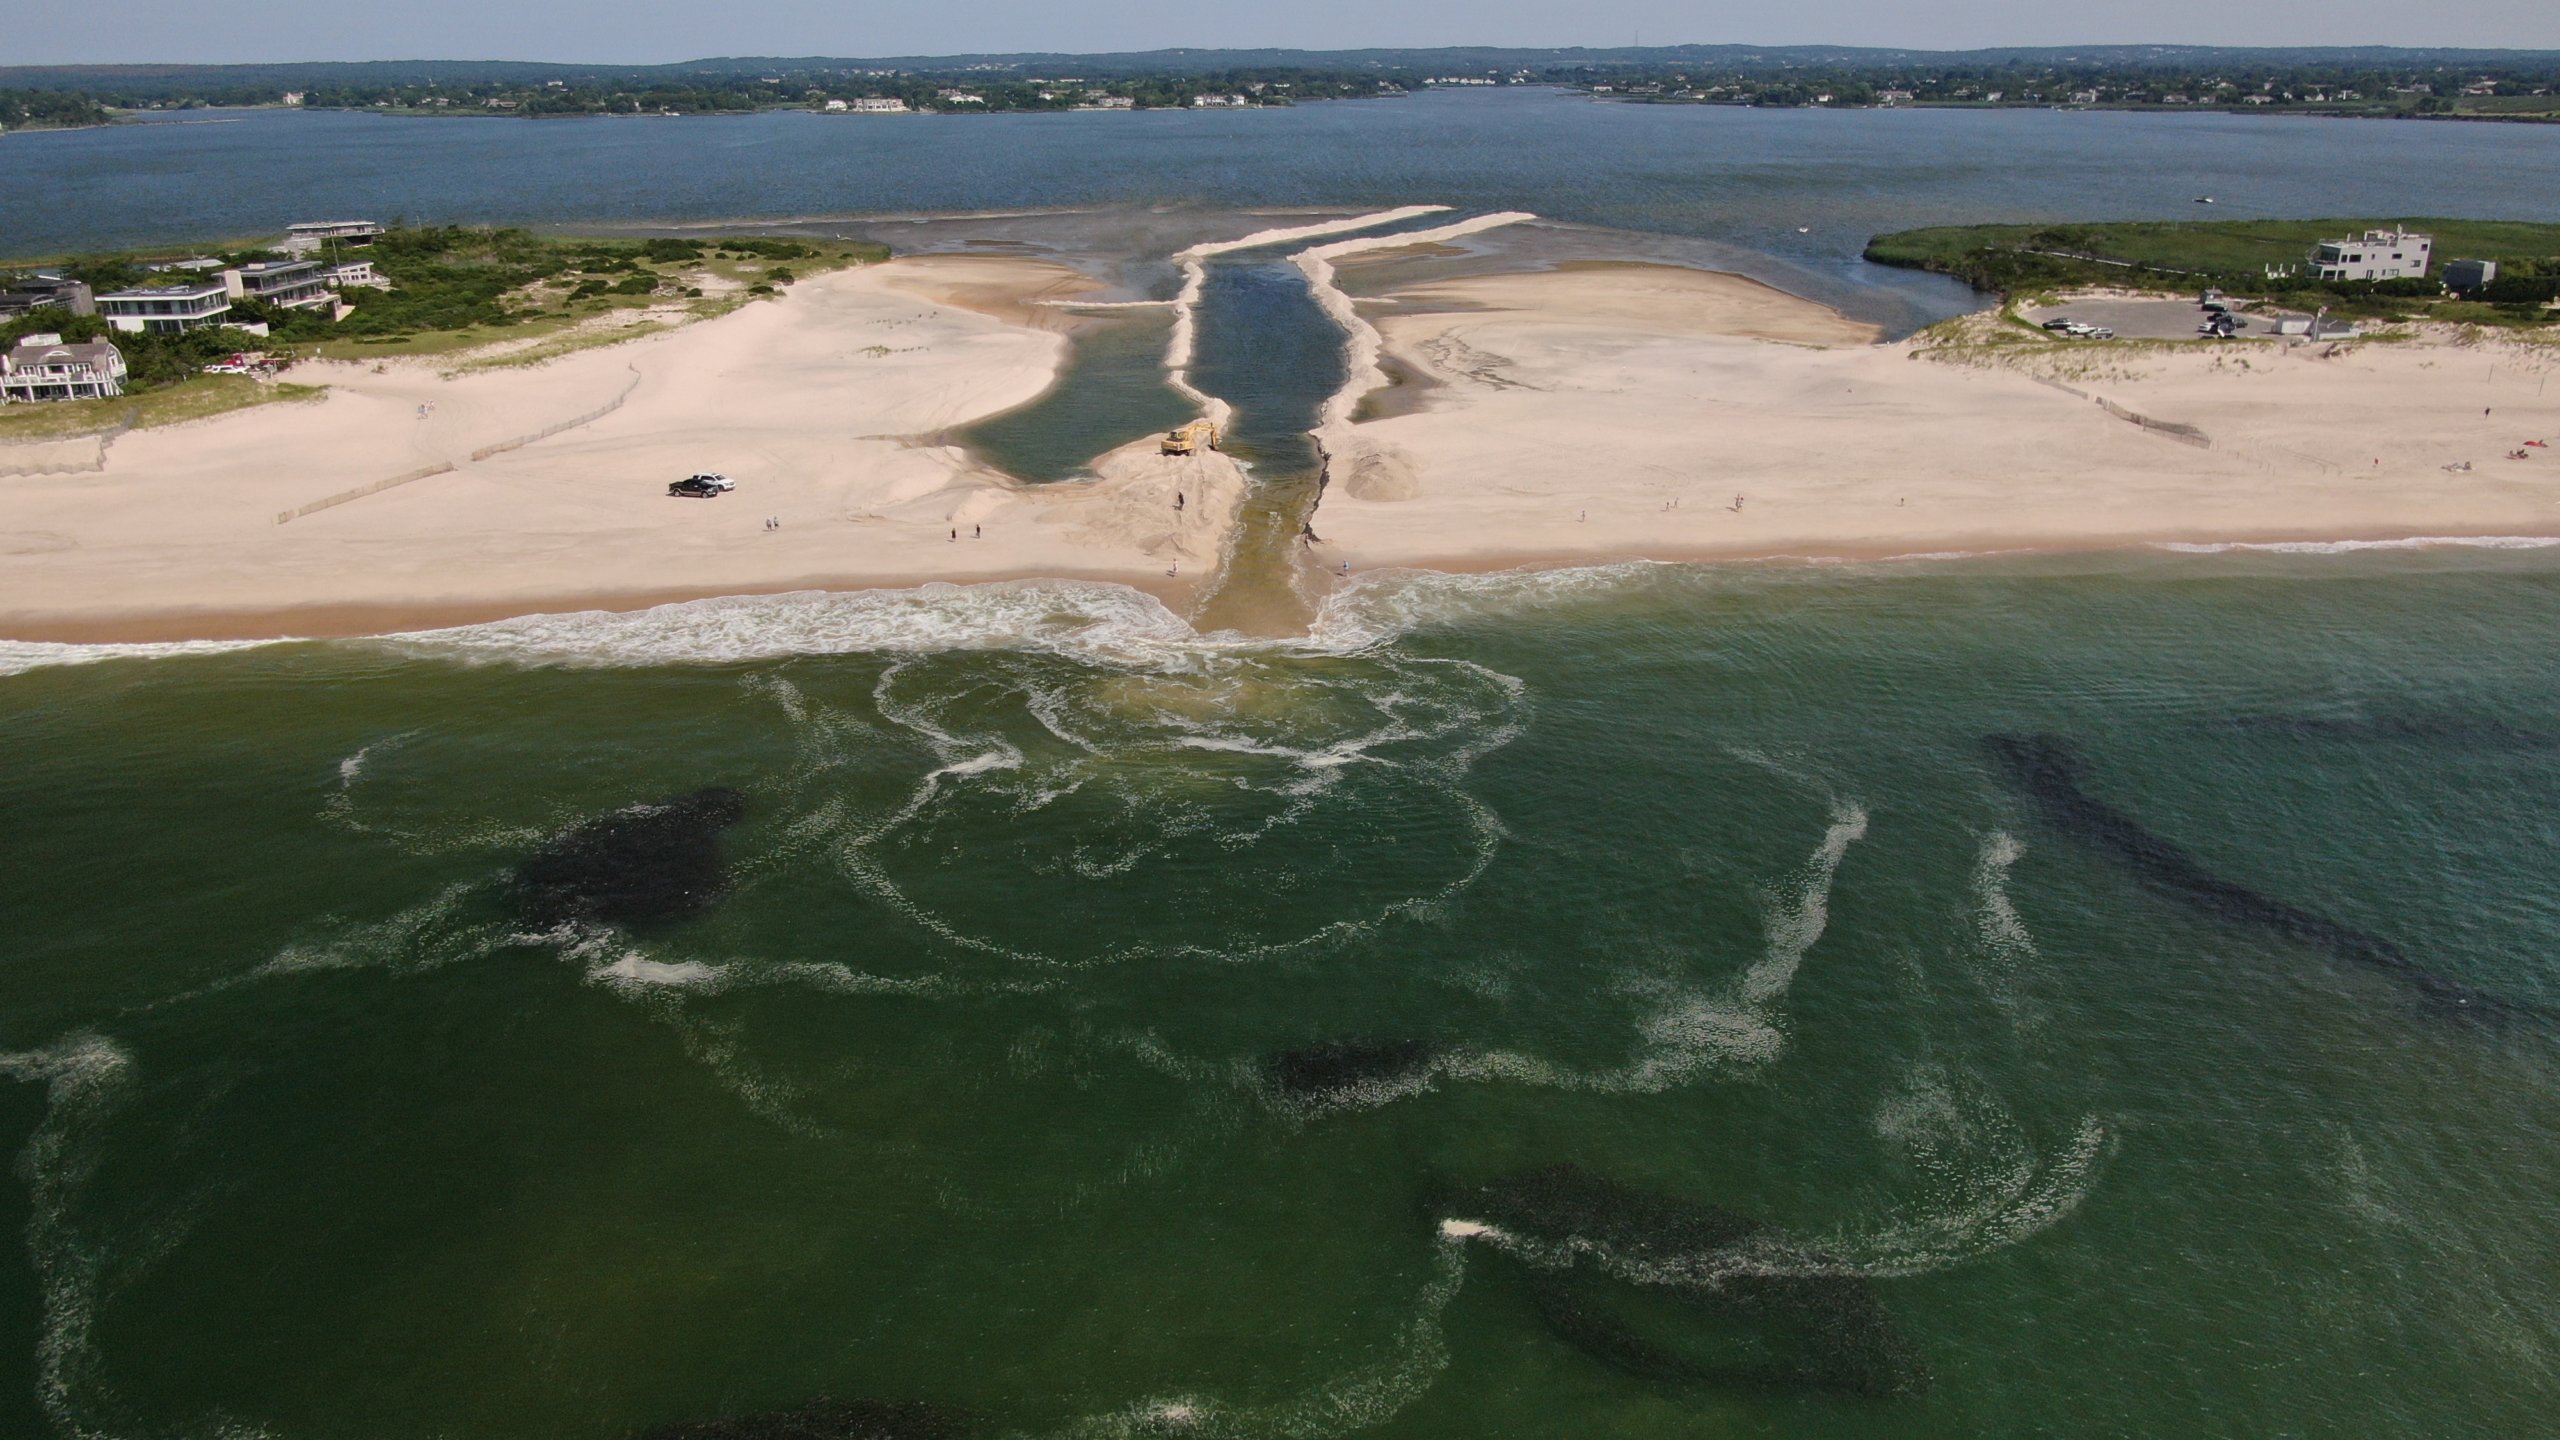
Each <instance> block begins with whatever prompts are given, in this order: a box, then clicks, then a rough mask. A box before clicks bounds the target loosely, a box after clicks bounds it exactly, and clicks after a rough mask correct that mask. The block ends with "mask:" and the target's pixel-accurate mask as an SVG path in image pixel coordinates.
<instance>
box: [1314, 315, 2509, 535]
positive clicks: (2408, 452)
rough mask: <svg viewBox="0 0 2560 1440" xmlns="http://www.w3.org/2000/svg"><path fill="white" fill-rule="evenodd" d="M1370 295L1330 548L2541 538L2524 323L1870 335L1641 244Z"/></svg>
mask: <svg viewBox="0 0 2560 1440" xmlns="http://www.w3.org/2000/svg"><path fill="white" fill-rule="evenodd" d="M1393 298H1394V299H1395V300H1396V301H1398V302H1400V306H1401V307H1402V308H1400V309H1399V311H1398V313H1395V314H1392V315H1389V316H1387V317H1385V318H1383V319H1380V320H1379V321H1378V322H1377V330H1378V333H1379V335H1380V336H1381V341H1382V344H1383V347H1384V353H1385V354H1386V355H1387V356H1388V357H1390V358H1391V359H1392V360H1393V361H1395V362H1396V363H1397V364H1398V365H1400V366H1402V367H1405V368H1406V369H1408V370H1409V371H1410V372H1412V373H1414V374H1417V375H1420V376H1422V377H1424V378H1426V379H1427V380H1429V381H1431V382H1433V388H1432V389H1431V390H1430V391H1429V392H1428V393H1427V395H1425V396H1424V397H1423V398H1422V403H1421V404H1420V406H1419V408H1418V409H1417V410H1415V411H1414V412H1412V413H1406V414H1399V415H1395V416H1392V417H1387V418H1380V419H1375V420H1371V421H1368V422H1365V423H1361V424H1356V425H1355V424H1350V423H1348V421H1347V419H1340V420H1334V419H1331V417H1330V416H1329V421H1330V424H1329V430H1330V435H1329V437H1328V439H1327V448H1328V450H1329V452H1331V453H1332V455H1333V461H1332V467H1331V469H1332V481H1333V483H1332V484H1331V485H1330V486H1329V487H1328V489H1327V490H1326V492H1325V495H1324V498H1323V500H1322V502H1321V504H1320V507H1319V511H1318V515H1317V518H1316V520H1315V522H1314V523H1315V528H1316V530H1317V532H1318V533H1320V534H1321V535H1322V536H1323V537H1324V541H1325V545H1324V546H1323V548H1322V549H1321V550H1320V551H1319V553H1318V558H1319V560H1320V562H1322V563H1324V564H1326V565H1328V566H1331V565H1333V564H1337V563H1339V562H1342V561H1349V562H1350V563H1351V564H1352V566H1353V567H1354V568H1355V569H1368V568H1375V567H1379V566H1390V565H1404V566H1418V567H1430V568H1440V569H1487V568H1500V567H1504V566H1510V565H1519V564H1574V563H1585V562H1590V561H1598V560H1608V559H1638V558H1650V559H1662V560H1680V559H1713V558H1731V557H1749V556H1783V555H1799V556H1814V557H1843V558H1858V557H1873V556H1883V555H1897V554H1919V553H1950V552H1977V551H1986V550H2000V549H2021V548H2101V547H2115V546H2124V545H2136V544H2151V543H2205V542H2229V541H2247V542H2284V541H2297V540H2304V541H2308V540H2318V541H2332V540H2397V539H2400V538H2403V537H2410V536H2435V537H2468V536H2481V535H2560V459H2554V458H2551V457H2552V456H2554V455H2555V454H2560V450H2546V449H2543V448H2540V447H2528V446H2527V445H2526V442H2527V441H2530V440H2535V439H2546V438H2547V439H2550V440H2552V441H2553V442H2555V444H2560V386H2551V387H2547V393H2546V386H2545V384H2544V381H2545V377H2546V376H2547V375H2548V374H2549V372H2550V371H2551V370H2553V369H2560V353H2555V352H2554V351H2553V350H2552V348H2551V347H2549V346H2536V345H2532V344H2529V343H2516V342H2509V341H2500V340H2494V339H2479V338H2476V337H2466V336H2457V335H2452V334H2444V335H2435V336H2417V337H2409V338H2404V339H2398V340H2392V341H2376V342H2370V343H2363V344H2353V345H2343V346H2331V345H2321V346H2310V345H2300V346H2284V345H2279V344H2275V343H2249V344H2229V345H2221V346H2214V345H2208V344H2204V343H2201V342H2199V343H2193V344H2171V345H2150V346H2108V345H2101V344H2090V343H2075V342H2064V341H2055V342H2046V341H2044V340H2043V339H2041V338H2040V337H2027V336H2021V337H2019V338H2018V343H2015V344H2009V345H1981V344H1952V345H1950V344H1946V343H1944V337H1921V338H1918V339H1915V340H1911V341H1905V342H1902V343H1898V344H1892V345H1879V344H1875V343H1873V341H1874V338H1875V336H1874V332H1873V331H1872V330H1871V329H1869V328H1868V327H1866V326H1863V325H1860V324H1857V323H1855V322H1853V321H1850V320H1848V319H1846V318H1845V317H1842V316H1840V315H1838V314H1836V313H1834V312H1832V311H1830V310H1828V309H1826V308H1824V307H1822V306H1820V305H1817V304H1814V303H1812V302H1810V301H1806V300H1801V299H1797V298H1795V297H1793V296H1789V295H1785V294H1783V293H1781V292H1779V291H1776V290H1772V289H1770V288H1768V287H1766V286H1763V285H1761V284H1759V283H1757V282H1755V281H1750V280H1746V279H1743V278H1741V277H1739V276H1732V275H1719V274H1711V273H1707V272H1702V271H1694V270H1686V269H1681V268H1678V267H1672V266H1662V265H1633V264H1591V265H1573V266H1566V267H1562V268H1559V269H1556V270H1552V271H1544V272H1537V273H1527V274H1502V275H1482V276H1473V277H1468V278H1464V279H1453V280H1446V281H1441V282H1437V283H1431V284H1424V285H1418V286H1414V287H1411V288H1409V289H1406V290H1403V291H1399V292H1397V293H1396V294H1395V296H1394V297H1393ZM1415 307H1421V308H1422V309H1424V310H1425V311H1426V312H1428V311H1429V307H1440V308H1439V310H1438V311H1437V312H1436V313H1414V312H1415ZM1985 323H1996V322H1989V321H1986V322H1985ZM1353 398H1355V399H1356V397H1353ZM2484 407H2485V408H2484ZM1349 413H1350V412H1349V410H1348V409H1347V408H1345V409H1343V410H1341V411H1340V412H1339V414H1340V415H1342V416H1346V417H1347V415H1348V414H1349ZM2141 420H2148V421H2151V422H2152V426H2151V428H2146V427H2145V425H2144V424H2142V423H2138V421H2141ZM2511 453H2521V454H2524V455H2525V456H2527V457H2528V458H2526V459H2523V460H2511V459H2509V458H2507V457H2508V456H2509V455H2510V454H2511ZM2465 462H2469V464H2470V467H2471V468H2470V469H2468V470H2465V469H2462V468H2460V467H2461V466H2462V465H2463V464H2464V463H2465Z"/></svg>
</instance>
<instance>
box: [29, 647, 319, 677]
mask: <svg viewBox="0 0 2560 1440" xmlns="http://www.w3.org/2000/svg"><path fill="white" fill-rule="evenodd" d="M304 643H306V642H304V641H301V640H296V639H292V638H285V639H277V640H168V641H159V642H150V643H141V644H126V645H64V644H55V643H52V642H49V641H42V640H0V677H5V676H9V675H23V674H25V673H26V672H27V671H29V670H40V669H45V668H48V667H51V666H56V665H95V664H99V663H101V662H103V661H108V660H174V659H179V658H182V657H186V656H191V655H228V654H231V653H232V652H234V651H238V650H259V649H264V648H265V647H267V646H270V645H300V644H304Z"/></svg>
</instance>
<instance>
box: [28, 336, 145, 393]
mask: <svg viewBox="0 0 2560 1440" xmlns="http://www.w3.org/2000/svg"><path fill="white" fill-rule="evenodd" d="M123 393H124V352H123V351H121V350H118V349H117V348H116V347H115V346H114V345H112V344H110V343H108V342H107V341H104V340H92V341H89V342H87V343H86V344H65V343H63V339H62V337H61V336H60V335H53V334H45V335H29V336H27V337H26V338H25V339H23V340H20V341H19V342H18V343H17V344H15V345H12V346H10V347H9V348H8V350H7V351H5V352H0V404H13V403H16V402H19V401H25V400H106V399H112V398H113V397H115V396H118V395H121V394H123Z"/></svg>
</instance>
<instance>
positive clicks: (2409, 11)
mask: <svg viewBox="0 0 2560 1440" xmlns="http://www.w3.org/2000/svg"><path fill="white" fill-rule="evenodd" d="M8 10H9V12H10V13H9V16H8V19H7V21H6V22H5V24H0V64H16V65H27V64H64V63H82V62H112V61H197V62H209V61H241V60H379V59H475V60H481V59H487V60H573V61H575V60H590V61H600V62H615V63H636V62H647V61H665V60H689V59H695V58H699V57H703V56H710V55H854V56H860V55H922V54H951V53H955V52H968V51H978V52H986V51H1008V50H1067V51H1089V50H1152V49H1159V48H1163V47H1167V46H1176V45H1196V46H1262V45H1280V46H1296V47H1302V48H1307V49H1340V48H1348V47H1356V46H1371V45H1395V46H1422V45H1463V44H1478V45H1625V44H1629V43H1632V42H1634V41H1635V40H1636V39H1637V38H1638V37H1639V36H1641V37H1642V39H1643V42H1644V43H1645V44H1648V45H1667V44H1676V43H1684V42H1695V43H1708V44H1714V43H1749V44H1760V45H1784V44H1841V45H1888V46H1911V47H1918V48H1931V49H1966V48H1972V47H1975V46H1983V45H2075V44H2097V43H2104V42H2158V43H2175V44H2194V45H2303V44H2312V45H2320V44H2330V45H2455V46H2499V47H2518V48H2551V49H2560V0H2464V3H2462V4H2459V5H2448V6H2445V7H2442V8H2438V7H2436V6H2433V5H2423V4H2412V3H2409V0H2079V3H2066V0H1942V3H1936V4H1927V3H1917V4H1915V3H1912V0H1794V3H1790V4H1785V5H1781V6H1771V5H1769V4H1767V3H1749V4H1744V3H1734V0H938V3H937V0H898V3H886V0H723V3H703V0H89V3H74V4H63V3H58V0H55V3H47V0H17V3H13V4H10V5H9V6H8Z"/></svg>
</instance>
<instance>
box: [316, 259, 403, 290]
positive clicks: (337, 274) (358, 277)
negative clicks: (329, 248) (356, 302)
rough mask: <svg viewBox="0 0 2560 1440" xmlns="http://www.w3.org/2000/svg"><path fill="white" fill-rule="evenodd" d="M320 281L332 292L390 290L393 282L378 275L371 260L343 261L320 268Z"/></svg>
mask: <svg viewBox="0 0 2560 1440" xmlns="http://www.w3.org/2000/svg"><path fill="white" fill-rule="evenodd" d="M320 281H321V283H322V284H324V285H327V286H328V287H329V288H330V289H332V290H388V289H390V288H391V282H390V280H388V279H387V278H385V277H383V276H381V275H379V274H376V273H375V272H374V268H373V262H372V261H370V260H341V261H339V262H338V263H337V264H335V265H323V266H321V267H320Z"/></svg>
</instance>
